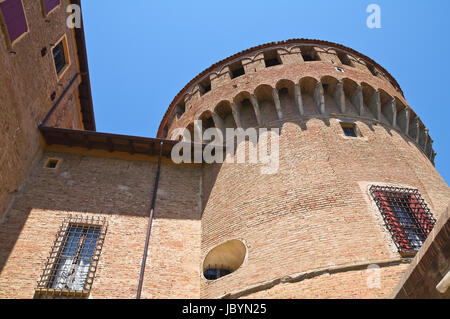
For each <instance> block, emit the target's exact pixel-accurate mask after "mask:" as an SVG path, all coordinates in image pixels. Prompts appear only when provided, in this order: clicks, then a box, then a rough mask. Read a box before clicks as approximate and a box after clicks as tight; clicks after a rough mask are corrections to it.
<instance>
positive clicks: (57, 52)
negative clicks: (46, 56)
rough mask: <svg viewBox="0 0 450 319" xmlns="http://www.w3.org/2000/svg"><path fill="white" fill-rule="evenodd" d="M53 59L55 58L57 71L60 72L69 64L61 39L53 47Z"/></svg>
mask: <svg viewBox="0 0 450 319" xmlns="http://www.w3.org/2000/svg"><path fill="white" fill-rule="evenodd" d="M53 59H54V60H55V67H56V73H58V74H60V73H61V71H62V70H63V69H64V67H65V66H66V64H67V61H66V54H65V52H64V43H63V41H60V42H59V43H58V44H57V45H56V47H55V48H54V49H53Z"/></svg>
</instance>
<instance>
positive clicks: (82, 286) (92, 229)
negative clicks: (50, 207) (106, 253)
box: [36, 216, 107, 296]
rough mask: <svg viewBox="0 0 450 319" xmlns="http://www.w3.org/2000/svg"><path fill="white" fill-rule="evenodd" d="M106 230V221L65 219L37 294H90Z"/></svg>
mask: <svg viewBox="0 0 450 319" xmlns="http://www.w3.org/2000/svg"><path fill="white" fill-rule="evenodd" d="M106 229H107V223H106V218H102V217H93V216H91V217H88V216H85V217H83V216H69V217H66V218H64V220H63V223H62V225H61V227H60V229H59V231H58V233H57V235H56V239H55V243H54V244H53V247H52V250H51V252H50V256H49V257H48V258H47V262H46V264H45V268H44V271H43V273H42V275H41V278H40V280H39V281H38V286H37V289H36V292H37V293H38V294H46V295H48V294H51V295H69V296H71V295H73V296H87V295H89V292H90V290H91V287H92V283H93V280H94V277H95V272H96V270H97V265H98V260H99V258H100V253H101V249H102V246H103V242H104V240H105V236H106Z"/></svg>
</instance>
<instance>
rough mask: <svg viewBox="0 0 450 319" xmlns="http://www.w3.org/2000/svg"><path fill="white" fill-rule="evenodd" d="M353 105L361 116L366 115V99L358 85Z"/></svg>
mask: <svg viewBox="0 0 450 319" xmlns="http://www.w3.org/2000/svg"><path fill="white" fill-rule="evenodd" d="M353 104H354V105H355V107H356V109H357V111H358V114H359V116H362V115H363V113H364V99H363V93H362V86H361V85H358V86H357V87H356V92H355V95H354V96H353Z"/></svg>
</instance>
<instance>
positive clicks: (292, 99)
mask: <svg viewBox="0 0 450 319" xmlns="http://www.w3.org/2000/svg"><path fill="white" fill-rule="evenodd" d="M312 117H340V118H342V117H343V118H345V117H351V118H353V119H354V118H357V119H360V120H364V121H373V122H376V123H380V124H383V125H385V126H387V127H389V128H390V129H393V130H396V131H398V132H399V133H400V134H402V135H403V136H405V137H406V138H408V139H410V140H411V142H413V143H415V144H416V146H417V147H418V148H419V149H421V150H422V151H423V153H424V154H425V155H426V156H427V157H428V158H429V159H430V160H431V161H432V162H433V161H434V157H435V152H434V150H433V149H432V139H431V137H430V136H429V135H428V129H426V127H425V125H424V124H423V122H422V121H421V120H420V118H419V116H418V115H417V114H416V113H415V112H414V111H413V110H412V108H411V107H410V106H409V105H408V104H407V102H406V100H405V98H404V96H403V92H402V91H401V89H400V86H399V85H398V83H397V82H396V81H395V79H394V78H393V77H392V76H391V75H390V74H389V73H388V72H387V71H386V70H385V69H383V68H382V67H381V66H380V65H378V64H377V63H376V62H374V61H373V60H371V59H370V58H368V57H366V56H364V55H362V54H360V53H358V52H356V51H354V50H352V49H350V48H346V47H343V46H341V45H338V44H334V43H330V42H323V41H315V40H289V41H285V42H280V43H271V44H266V45H262V46H259V47H255V48H252V49H249V50H246V51H243V52H241V53H239V54H236V55H234V56H232V57H230V58H228V59H226V60H223V61H221V62H219V63H217V64H215V65H213V66H212V67H210V68H209V69H207V70H205V71H204V72H202V73H201V74H200V75H199V76H197V77H196V78H195V79H194V80H192V81H191V82H190V83H189V84H188V85H187V86H186V87H185V88H184V89H183V90H182V91H181V92H180V93H179V94H178V95H177V97H176V98H175V99H174V101H173V102H172V104H171V106H170V107H169V110H168V111H167V113H166V115H165V117H164V119H163V121H162V123H161V126H160V129H159V132H158V137H165V138H170V137H171V133H172V132H173V130H174V129H176V128H187V129H189V130H191V131H192V132H196V133H198V134H199V135H201V134H202V131H201V130H200V128H199V127H195V125H194V121H196V120H200V121H201V122H202V129H203V130H205V129H207V128H209V127H217V128H220V129H221V130H222V131H225V129H226V128H239V127H242V128H244V129H246V128H249V127H269V126H271V125H275V124H276V122H278V121H287V120H290V121H293V120H302V119H308V118H312Z"/></svg>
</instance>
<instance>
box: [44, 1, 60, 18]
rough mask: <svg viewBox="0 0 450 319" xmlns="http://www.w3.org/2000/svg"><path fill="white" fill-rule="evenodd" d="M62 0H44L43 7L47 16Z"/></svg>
mask: <svg viewBox="0 0 450 319" xmlns="http://www.w3.org/2000/svg"><path fill="white" fill-rule="evenodd" d="M60 1H61V0H42V8H43V11H44V16H47V15H48V14H49V13H50V12H52V11H53V10H55V9H56V7H57V6H59V4H60Z"/></svg>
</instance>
